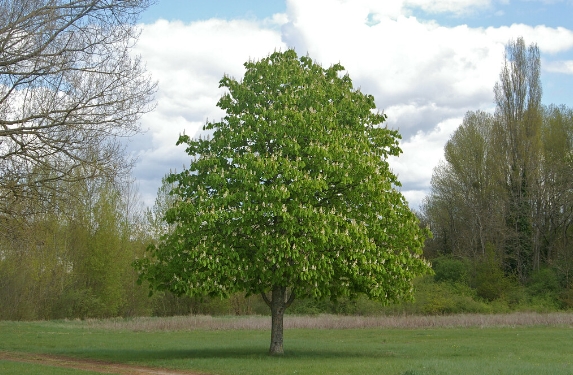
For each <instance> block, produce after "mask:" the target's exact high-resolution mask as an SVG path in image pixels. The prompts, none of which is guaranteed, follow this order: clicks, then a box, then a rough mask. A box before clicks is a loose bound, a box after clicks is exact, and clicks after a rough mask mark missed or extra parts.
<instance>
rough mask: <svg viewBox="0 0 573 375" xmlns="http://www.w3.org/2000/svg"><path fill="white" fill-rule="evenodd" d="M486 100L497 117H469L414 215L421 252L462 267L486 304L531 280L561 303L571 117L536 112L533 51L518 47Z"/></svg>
mask: <svg viewBox="0 0 573 375" xmlns="http://www.w3.org/2000/svg"><path fill="white" fill-rule="evenodd" d="M494 94H495V104H496V108H495V112H494V113H493V114H491V113H487V112H483V111H475V112H474V111H472V112H468V113H467V114H466V116H465V118H464V120H463V123H462V124H461V125H460V126H459V127H458V129H457V130H456V131H455V132H454V134H453V135H452V137H451V138H450V140H449V141H448V142H447V144H446V146H445V148H444V157H445V161H444V162H442V163H441V164H440V165H438V166H437V167H436V168H435V170H434V173H433V176H432V180H431V190H430V193H429V195H428V196H427V198H426V200H425V202H424V204H423V206H422V209H421V216H422V218H423V221H424V222H425V224H427V225H429V226H430V228H431V230H432V232H433V238H432V239H430V240H428V241H427V242H426V247H425V252H426V254H427V255H428V256H429V257H431V258H434V259H435V258H437V257H448V258H449V259H450V260H449V265H450V266H452V265H453V264H455V263H456V261H457V262H458V266H460V267H462V264H466V265H469V266H468V267H469V268H468V270H470V271H471V272H470V273H472V274H473V275H474V277H473V279H472V280H473V281H472V283H471V284H472V285H473V286H474V287H476V288H478V291H479V293H480V294H481V296H482V297H484V298H486V299H489V300H494V299H496V298H500V297H502V296H503V295H504V294H506V293H507V291H508V288H507V285H508V283H509V284H511V283H513V284H518V285H525V286H526V285H530V284H531V283H533V282H536V280H537V281H540V280H544V281H546V282H547V281H548V280H549V282H552V281H551V280H553V281H555V283H557V286H556V287H555V288H557V289H559V290H560V291H561V292H562V293H564V295H568V293H569V294H570V290H571V287H572V284H573V280H572V278H571V276H573V274H572V271H573V246H572V240H573V225H572V224H573V174H572V173H571V171H572V167H573V110H572V109H571V108H567V107H565V106H557V105H548V106H545V105H542V104H541V96H542V88H541V82H540V55H539V48H538V47H537V46H536V45H534V44H532V45H530V46H526V45H525V42H524V40H523V39H522V38H518V39H517V40H516V41H512V42H510V43H509V44H508V45H507V46H506V53H505V61H504V64H503V67H502V70H501V73H500V79H499V82H498V83H496V85H495V87H494ZM441 261H442V263H444V259H443V258H442V259H441ZM452 262H453V263H452ZM464 262H465V263H464ZM468 262H469V263H468ZM438 263H440V260H438ZM446 263H447V262H446ZM462 268H463V267H462ZM480 270H481V271H480ZM480 272H481V276H479V277H478V276H476V275H477V274H479V273H480ZM480 278H481V279H480ZM555 288H554V289H555ZM546 292H547V293H551V290H546ZM562 297H563V296H562ZM567 298H568V297H567ZM567 298H565V297H563V298H562V299H564V300H566V299H567Z"/></svg>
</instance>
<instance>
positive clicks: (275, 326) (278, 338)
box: [262, 286, 294, 355]
mask: <svg viewBox="0 0 573 375" xmlns="http://www.w3.org/2000/svg"><path fill="white" fill-rule="evenodd" d="M286 296H287V288H286V287H283V286H274V287H273V291H272V296H271V300H269V299H268V297H267V296H266V294H265V293H262V297H263V300H264V301H265V303H266V304H267V305H268V306H269V307H270V309H271V316H272V323H271V347H270V349H269V354H270V355H283V354H284V349H283V317H284V312H285V310H286V309H287V308H288V307H289V306H290V305H291V303H292V301H293V300H294V293H291V295H290V296H289V298H288V300H287V298H286Z"/></svg>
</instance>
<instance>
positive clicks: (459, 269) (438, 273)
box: [432, 257, 469, 283]
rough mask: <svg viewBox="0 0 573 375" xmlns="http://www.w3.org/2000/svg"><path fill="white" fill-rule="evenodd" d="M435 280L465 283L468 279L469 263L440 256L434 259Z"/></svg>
mask: <svg viewBox="0 0 573 375" xmlns="http://www.w3.org/2000/svg"><path fill="white" fill-rule="evenodd" d="M432 268H433V269H434V280H435V281H438V282H440V281H447V282H452V283H465V282H467V281H468V274H469V265H468V263H467V262H466V261H464V260H461V259H455V258H451V257H439V258H436V259H434V260H432Z"/></svg>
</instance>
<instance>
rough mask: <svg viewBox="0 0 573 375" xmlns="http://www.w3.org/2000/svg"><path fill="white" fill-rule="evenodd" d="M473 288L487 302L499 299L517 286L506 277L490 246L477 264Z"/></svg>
mask: <svg viewBox="0 0 573 375" xmlns="http://www.w3.org/2000/svg"><path fill="white" fill-rule="evenodd" d="M472 286H473V287H474V288H475V290H476V292H477V295H478V296H479V297H480V298H483V299H485V300H486V301H493V300H496V299H499V298H500V297H502V296H503V295H504V294H506V293H507V292H508V291H509V290H511V289H512V288H513V287H514V286H515V283H514V282H513V281H512V280H511V279H510V278H508V277H506V276H505V274H504V272H503V270H502V269H501V267H500V264H499V261H498V260H497V259H496V258H495V254H494V250H493V247H492V246H490V245H488V246H487V252H486V255H485V256H484V257H483V258H481V259H478V260H477V261H476V262H475V271H474V275H473V278H472Z"/></svg>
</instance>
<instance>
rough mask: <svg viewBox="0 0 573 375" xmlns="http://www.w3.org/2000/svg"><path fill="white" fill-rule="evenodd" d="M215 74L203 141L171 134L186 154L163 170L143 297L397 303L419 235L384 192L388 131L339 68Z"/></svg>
mask: <svg viewBox="0 0 573 375" xmlns="http://www.w3.org/2000/svg"><path fill="white" fill-rule="evenodd" d="M245 68H246V72H245V76H244V78H243V80H242V81H237V80H235V79H233V78H231V77H228V76H225V77H224V78H223V79H222V80H221V81H220V86H221V87H225V88H226V89H228V93H227V94H225V95H224V96H223V97H222V98H221V99H220V101H219V103H218V106H219V107H220V108H222V109H223V110H225V111H226V116H225V117H224V118H223V120H222V121H220V122H210V123H207V124H206V126H205V127H204V129H205V130H207V131H209V132H211V133H212V136H211V137H209V138H200V139H191V138H190V137H189V136H186V135H183V136H181V137H180V138H179V141H178V144H185V145H186V146H187V149H186V151H187V153H188V154H189V155H191V156H192V157H193V158H194V159H193V161H192V162H191V164H190V166H189V168H188V169H187V170H184V171H183V172H181V173H172V174H170V175H169V176H168V177H167V182H168V183H171V184H174V188H173V190H172V194H173V196H175V197H177V198H178V200H177V201H176V202H175V203H174V204H173V206H172V207H171V208H170V209H168V210H167V212H166V215H165V219H166V221H167V223H168V224H169V225H171V226H172V229H171V231H170V232H169V233H167V234H166V235H164V236H163V237H162V239H161V241H160V242H159V243H158V244H153V245H151V246H150V247H149V256H148V257H146V258H144V259H141V260H139V261H138V262H136V267H137V269H138V270H139V272H140V273H141V280H147V281H148V282H149V284H150V287H151V288H152V289H159V290H170V291H172V292H173V293H175V294H178V295H183V294H187V295H190V296H203V295H210V296H223V297H228V296H230V295H232V294H233V293H235V292H239V291H246V292H247V294H259V293H262V292H269V291H271V290H273V288H275V287H277V286H280V287H289V288H291V292H292V293H294V294H295V295H296V296H297V297H312V298H317V299H321V298H331V299H336V298H339V297H352V296H355V295H357V294H358V293H364V294H366V295H367V296H368V297H370V298H374V299H379V300H382V301H398V300H401V299H404V298H408V297H409V296H410V291H411V282H412V280H413V278H414V277H415V276H416V275H419V274H422V273H425V272H427V271H428V270H429V267H428V265H427V263H426V262H425V261H424V260H423V259H422V258H421V247H422V246H423V243H424V240H425V239H426V237H427V235H428V233H427V232H426V231H425V230H422V229H420V228H419V226H418V220H417V218H416V216H415V215H414V214H413V213H412V212H411V211H410V209H409V208H408V205H407V202H406V201H405V199H404V197H403V196H402V194H401V193H400V192H399V191H398V190H397V189H396V186H398V185H399V182H398V180H397V178H396V176H395V175H394V174H393V173H392V172H391V171H390V168H389V166H388V162H387V158H388V157H390V156H398V155H399V153H400V152H401V151H400V149H399V147H398V140H399V134H398V133H397V132H396V131H392V130H389V129H387V128H385V127H383V126H381V124H382V123H383V122H384V120H385V118H386V117H385V115H383V114H381V113H376V112H374V109H375V104H374V98H373V97H372V96H370V95H365V94H362V93H361V92H360V91H359V90H355V89H354V88H353V86H352V81H351V80H350V78H349V77H348V76H347V75H342V74H341V72H342V70H343V67H342V66H340V65H338V64H336V65H333V66H332V67H330V68H328V69H323V68H322V67H320V66H319V65H317V64H315V63H314V62H313V61H312V60H311V59H310V58H308V57H301V58H300V59H299V58H298V57H297V55H296V53H295V52H294V51H293V50H288V51H286V52H283V53H280V52H276V53H273V54H272V55H270V56H269V57H267V58H265V59H262V60H260V61H256V62H253V61H251V62H248V63H246V64H245Z"/></svg>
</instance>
